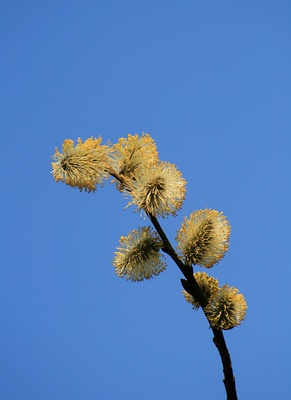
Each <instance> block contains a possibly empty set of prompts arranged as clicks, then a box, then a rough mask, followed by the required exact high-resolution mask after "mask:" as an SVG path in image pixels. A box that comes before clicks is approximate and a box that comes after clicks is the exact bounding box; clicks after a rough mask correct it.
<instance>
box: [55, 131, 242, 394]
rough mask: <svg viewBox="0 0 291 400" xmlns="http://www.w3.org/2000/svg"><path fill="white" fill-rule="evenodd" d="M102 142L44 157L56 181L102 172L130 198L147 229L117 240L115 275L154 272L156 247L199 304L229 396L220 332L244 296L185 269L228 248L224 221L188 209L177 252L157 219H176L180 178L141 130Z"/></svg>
mask: <svg viewBox="0 0 291 400" xmlns="http://www.w3.org/2000/svg"><path fill="white" fill-rule="evenodd" d="M101 141H102V139H101V138H100V137H99V138H98V139H94V138H90V139H87V140H86V141H85V142H82V140H81V139H78V142H77V144H76V146H74V142H73V140H70V139H67V140H65V141H64V143H63V146H62V151H63V153H60V152H59V151H58V150H57V149H56V151H55V154H54V156H53V157H52V158H53V162H52V167H53V170H52V174H53V177H54V179H55V180H56V181H63V182H65V183H66V184H67V185H70V186H72V187H77V188H79V189H80V190H83V189H84V190H85V191H87V192H94V191H95V190H96V186H97V185H98V184H99V185H102V184H103V181H104V180H106V179H108V178H109V177H111V178H113V181H112V182H115V184H116V188H117V190H118V191H119V192H121V193H122V194H124V195H126V196H127V197H130V198H131V201H130V202H129V203H128V206H130V205H135V206H136V207H137V211H140V212H142V213H145V214H146V215H147V216H148V218H149V220H150V221H151V223H152V225H153V227H154V228H155V230H153V229H152V228H151V227H140V228H138V230H133V231H131V232H130V233H129V234H128V236H122V237H121V238H120V246H119V247H118V248H117V251H116V252H115V257H114V260H113V265H114V267H115V272H116V274H117V275H118V276H120V277H122V278H123V277H125V278H126V279H129V280H132V281H134V282H139V281H142V280H145V279H150V278H152V277H153V276H157V275H159V274H160V273H161V272H163V271H164V270H165V268H166V263H165V261H164V260H163V254H162V253H161V251H162V252H164V253H165V254H167V255H168V256H169V257H170V258H171V259H172V260H173V261H174V263H175V264H176V265H177V266H178V268H179V269H180V271H181V272H182V274H183V275H184V277H185V279H181V283H182V286H183V288H184V290H183V292H182V293H183V295H184V297H185V299H186V301H187V302H188V303H190V304H191V305H192V308H193V309H195V310H198V309H199V308H202V310H203V313H204V315H205V316H206V318H207V320H208V322H209V324H210V327H211V329H212V332H213V335H214V338H213V342H214V344H215V346H216V347H217V349H218V352H219V354H220V357H221V361H222V365H223V372H224V379H223V382H224V385H225V389H226V394H227V400H237V394H236V388H235V379H234V375H233V370H232V364H231V358H230V354H229V352H228V349H227V346H226V343H225V339H224V336H223V333H222V330H229V329H232V328H233V327H235V326H238V325H240V323H241V322H242V321H243V320H244V318H245V313H246V308H247V305H246V301H245V299H244V297H243V295H242V294H240V293H239V292H238V289H236V288H234V287H229V286H228V285H223V286H221V287H220V286H219V284H218V281H217V280H216V279H215V278H213V277H212V276H210V275H208V274H207V273H206V272H195V273H194V271H193V266H195V267H196V266H197V265H198V266H200V267H203V268H206V269H209V268H212V267H213V266H214V265H215V264H217V263H218V262H219V261H220V260H221V259H222V258H223V257H224V255H225V253H226V251H227V250H228V244H229V235H230V224H229V222H228V221H227V219H226V217H225V216H224V215H223V213H221V212H218V211H216V210H210V209H205V210H198V211H193V212H192V213H191V214H190V216H189V218H187V217H185V218H184V221H183V222H182V225H181V228H180V229H179V231H178V232H177V237H176V240H177V251H176V250H175V249H174V248H173V246H172V245H171V243H170V241H169V239H168V237H167V235H166V234H165V232H164V230H163V229H162V227H161V225H160V223H159V221H158V217H162V218H164V217H167V216H169V215H172V216H176V213H177V211H178V210H180V209H181V207H182V203H183V201H184V199H185V193H186V181H185V179H184V178H183V177H182V174H181V172H180V171H178V169H177V168H176V166H175V165H173V164H170V163H169V162H164V161H161V160H159V158H158V153H157V148H156V144H155V142H154V140H153V139H152V138H151V137H150V136H149V135H148V134H143V135H142V136H141V137H139V136H138V135H134V136H132V135H128V137H127V138H120V139H119V141H118V143H116V144H115V145H113V146H111V145H110V144H106V145H101Z"/></svg>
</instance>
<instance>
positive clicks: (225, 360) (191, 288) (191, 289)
mask: <svg viewBox="0 0 291 400" xmlns="http://www.w3.org/2000/svg"><path fill="white" fill-rule="evenodd" d="M147 215H148V217H149V219H150V221H151V222H152V224H153V226H154V227H155V229H156V231H157V232H158V234H159V236H160V238H161V240H162V242H163V248H162V250H163V251H164V252H165V253H166V254H168V255H169V256H170V257H171V258H172V260H173V261H174V262H175V264H176V265H177V266H178V268H179V269H180V271H181V272H182V274H183V275H184V276H185V278H186V280H185V279H181V283H182V286H183V288H184V289H185V290H186V291H187V292H188V293H189V294H191V295H192V296H193V297H195V299H197V300H198V302H199V304H200V306H201V307H202V309H203V312H204V315H205V316H206V318H207V315H206V314H205V311H204V308H205V307H206V306H207V300H206V298H205V296H204V294H203V292H202V291H201V289H200V287H199V285H198V283H197V282H196V280H195V278H194V276H193V267H192V266H188V265H185V264H184V263H183V261H182V260H181V259H180V258H179V257H178V255H177V253H176V251H175V250H174V248H173V246H172V245H171V243H170V241H169V239H168V237H167V235H166V234H165V232H164V230H163V229H162V227H161V225H160V223H159V221H158V220H157V218H156V217H155V216H154V215H152V214H150V213H148V214H147ZM211 329H212V332H213V335H214V337H213V342H214V344H215V346H216V348H217V350H218V352H219V355H220V358H221V362H222V366H223V373H224V379H223V383H224V386H225V390H226V395H227V400H238V397H237V393H236V386H235V378H234V375H233V369H232V364H231V358H230V354H229V351H228V348H227V346H226V343H225V339H224V335H223V333H222V330H220V329H217V328H214V327H213V328H211Z"/></svg>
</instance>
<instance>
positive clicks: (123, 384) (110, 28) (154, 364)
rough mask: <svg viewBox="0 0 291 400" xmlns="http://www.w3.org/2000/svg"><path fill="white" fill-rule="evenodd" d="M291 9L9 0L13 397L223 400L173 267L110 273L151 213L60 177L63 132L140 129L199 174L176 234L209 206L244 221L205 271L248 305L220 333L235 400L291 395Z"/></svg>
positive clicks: (4, 243)
mask: <svg viewBox="0 0 291 400" xmlns="http://www.w3.org/2000/svg"><path fill="white" fill-rule="evenodd" d="M290 18H291V5H290V2H289V1H280V0H279V1H270V0H264V1H255V2H254V1H248V0H247V1H244V2H238V1H221V2H217V1H214V0H209V1H202V0H201V1H200V0H199V1H198V0H191V1H188V0H185V1H169V0H168V1H159V0H156V1H152V0H147V1H129V0H124V1H113V0H109V1H98V0H97V1H87V0H83V1H80V0H75V1H74V0H73V1H63V0H59V1H55V0H50V1H33V0H31V1H25V2H24V1H14V0H11V1H2V2H1V5H0V32H1V38H0V50H1V65H0V79H1V91H0V102H1V134H2V146H4V147H2V162H3V164H2V165H3V167H4V168H3V167H2V173H1V187H2V190H1V211H0V212H1V226H2V229H1V253H0V257H1V277H0V321H1V329H0V332H1V340H0V351H1V353H0V354H1V356H0V377H1V378H0V397H1V399H3V400H16V399H17V400H96V399H98V400H99V399H102V400H111V399H114V398H119V399H126V400H131V399H139V400H146V399H152V400H155V399H161V398H167V399H168V400H177V399H194V398H197V399H198V398H202V396H203V398H207V399H210V398H216V399H225V393H224V387H223V383H222V378H223V375H222V367H221V363H220V359H219V356H218V353H217V351H216V348H215V347H214V345H213V343H212V335H211V331H210V330H209V329H208V325H207V322H206V320H205V318H204V317H203V315H202V313H200V312H194V311H192V310H191V307H190V306H189V305H188V304H187V303H186V302H185V301H184V299H183V296H182V294H181V290H182V288H181V285H180V278H181V274H180V272H179V271H178V270H177V268H176V267H175V266H174V265H173V264H172V263H171V262H170V261H168V267H167V270H166V271H165V272H164V273H163V274H161V275H160V276H158V277H156V278H155V279H153V280H150V281H147V282H141V283H132V282H128V281H126V280H123V279H120V278H118V277H117V276H116V275H115V273H114V268H113V267H112V259H113V253H114V251H115V248H116V246H117V245H118V241H119V238H120V236H121V235H127V234H128V232H129V231H131V230H132V229H135V228H137V227H138V226H141V225H146V224H148V222H147V221H144V220H141V219H140V218H139V216H138V214H136V213H134V212H133V210H132V209H131V208H129V209H127V210H123V209H124V206H125V205H126V204H127V203H126V201H125V199H124V198H122V197H121V196H120V194H119V193H118V192H117V191H116V190H115V189H114V187H113V186H110V185H108V186H105V187H104V188H98V190H97V192H96V193H95V194H92V193H91V194H87V193H83V192H82V193H79V191H78V190H74V189H72V188H70V187H67V186H66V185H64V184H62V183H58V184H57V183H55V182H54V180H53V178H52V176H51V175H50V170H51V166H50V156H51V155H52V154H53V153H54V148H55V147H56V146H57V147H58V148H59V149H60V148H61V145H62V142H63V140H64V139H66V138H71V139H74V140H76V139H77V138H78V137H81V138H82V139H86V138H88V137H90V136H92V135H93V136H99V135H102V137H103V138H104V141H105V142H106V141H107V140H110V141H111V142H112V143H115V142H116V141H117V140H118V138H119V137H126V136H127V134H128V133H131V134H135V133H139V134H140V133H142V132H148V133H149V134H150V135H151V136H152V137H153V138H154V139H155V141H156V143H157V146H158V150H159V156H160V158H161V159H162V160H165V161H170V162H172V163H175V164H176V165H177V167H178V168H179V170H181V171H182V173H183V176H184V177H185V179H186V180H187V197H186V200H185V202H184V205H183V208H182V210H181V211H180V212H179V214H178V216H177V217H176V218H168V219H166V220H162V221H161V224H162V226H163V227H164V229H165V230H166V232H167V234H168V235H169V237H170V238H171V239H173V240H174V238H175V235H176V231H177V230H178V229H179V228H180V224H181V221H182V220H183V217H184V216H188V215H189V214H190V213H191V212H192V211H193V210H196V209H200V208H206V207H210V208H213V209H217V210H219V211H223V212H224V213H225V214H226V216H227V217H228V219H229V221H230V223H231V225H232V232H231V237H230V247H229V251H228V252H227V254H226V256H225V258H224V259H223V260H222V261H221V262H220V263H219V264H218V265H217V266H215V267H214V268H213V269H212V270H211V271H210V272H211V273H212V275H213V276H214V277H215V278H217V279H219V282H220V284H225V283H228V284H229V285H233V286H236V287H237V288H239V289H240V291H241V292H242V293H243V294H244V296H245V297H246V300H247V302H248V306H249V308H248V312H247V318H246V320H245V321H244V322H243V323H242V325H241V326H240V327H238V328H236V329H233V330H231V331H229V332H226V333H225V338H226V341H227V344H228V346H229V350H230V352H231V356H232V360H233V368H234V374H235V376H236V380H237V390H238V395H239V398H240V399H248V400H250V399H264V400H273V399H275V398H276V399H286V398H287V397H288V396H289V393H290V376H289V374H290V367H291V361H290V360H291V349H290V333H289V332H290V328H291V320H290V311H289V308H288V305H289V303H290V297H291V296H290V278H291V273H290V244H289V243H290V222H291V221H290V214H289V212H288V207H289V206H290V197H291V196H290V192H291V191H290V145H291V135H290V126H291V116H290V115H291V114H290V104H291V91H290V89H291V80H290V78H291V44H290V43H291V26H290ZM3 158H4V160H3ZM173 244H174V245H175V243H173ZM199 270H201V269H199Z"/></svg>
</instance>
